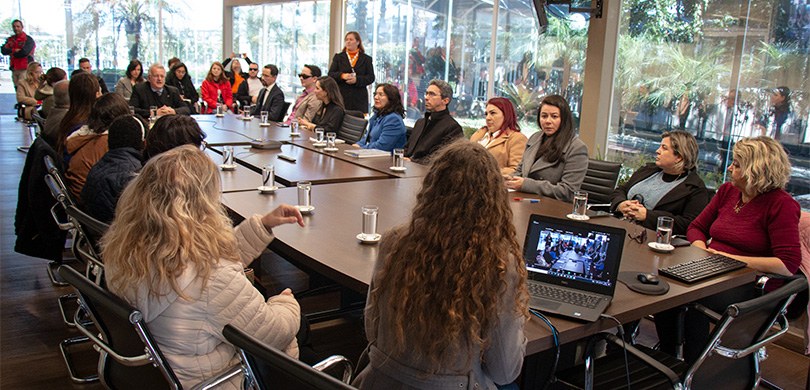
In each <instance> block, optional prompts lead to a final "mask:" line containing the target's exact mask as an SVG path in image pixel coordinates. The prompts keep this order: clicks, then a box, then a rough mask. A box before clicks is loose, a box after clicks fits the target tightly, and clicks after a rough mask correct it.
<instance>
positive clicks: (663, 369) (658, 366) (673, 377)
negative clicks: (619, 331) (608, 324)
mask: <svg viewBox="0 0 810 390" xmlns="http://www.w3.org/2000/svg"><path fill="white" fill-rule="evenodd" d="M602 334H603V335H604V338H605V340H607V341H610V342H611V343H613V344H616V345H617V346H619V347H620V348H625V349H626V350H627V353H629V354H631V355H633V356H634V357H635V358H636V359H638V360H641V361H642V362H643V363H644V364H646V365H648V366H650V367H652V368H653V369H655V370H657V371H658V372H660V373H661V374H664V376H666V377H667V379H669V382H670V383H671V384H672V386H673V387H675V386H677V385H678V384H679V383H681V378H680V377H679V376H678V374H676V373H675V371H672V370H671V369H670V368H669V367H667V366H665V365H663V364H662V363H661V362H659V361H658V360H655V359H653V358H652V357H650V355H647V354H646V353H644V352H642V351H640V350H639V349H638V348H636V347H634V346H632V345H630V344H627V343H626V342H624V340H622V339H620V338H619V337H617V336H616V335H614V334H611V333H602Z"/></svg>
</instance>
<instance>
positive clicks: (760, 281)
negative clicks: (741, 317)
mask: <svg viewBox="0 0 810 390" xmlns="http://www.w3.org/2000/svg"><path fill="white" fill-rule="evenodd" d="M804 277H805V276H804V274H802V273H797V274H793V275H790V276H787V275H779V274H771V273H764V274H762V275H760V276H759V277H758V278H757V283H756V289H757V290H759V292H760V295H762V294H765V284H766V283H768V281H769V280H771V279H777V280H786V281H791V280H796V279H802V278H804Z"/></svg>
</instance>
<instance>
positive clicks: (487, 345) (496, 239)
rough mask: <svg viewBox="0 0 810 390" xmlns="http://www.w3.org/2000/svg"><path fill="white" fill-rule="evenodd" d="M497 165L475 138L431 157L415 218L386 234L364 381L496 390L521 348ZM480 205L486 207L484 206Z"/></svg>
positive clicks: (522, 317) (505, 200)
mask: <svg viewBox="0 0 810 390" xmlns="http://www.w3.org/2000/svg"><path fill="white" fill-rule="evenodd" d="M502 181H503V179H502V177H501V173H500V169H499V168H498V163H497V162H496V161H495V158H494V157H492V155H491V154H489V152H487V150H486V149H484V148H483V147H482V146H481V145H479V144H477V143H471V142H466V141H465V142H455V143H452V144H450V145H449V146H447V147H445V149H443V151H442V152H440V153H439V155H438V156H436V157H435V158H434V159H433V165H432V166H431V169H430V172H429V173H428V174H427V176H425V180H424V183H423V185H422V189H421V191H420V192H419V195H417V205H416V207H415V208H414V210H413V215H412V218H411V220H410V221H409V222H408V223H407V224H405V225H402V226H399V227H397V228H394V229H393V230H391V231H388V232H386V233H385V234H384V235H383V239H382V243H381V244H380V251H379V254H378V257H377V262H376V264H375V270H374V275H373V277H372V279H371V285H370V286H369V293H368V302H367V304H366V312H365V325H366V336H367V337H368V340H369V343H370V345H369V349H368V357H369V364H368V365H367V366H366V367H365V368H364V369H363V370H362V371H361V372H360V374H359V375H358V376H357V378H356V379H355V382H354V385H355V386H358V387H359V388H360V389H399V390H405V389H453V390H455V389H480V390H484V389H492V390H494V389H495V388H496V384H498V385H505V384H509V383H512V381H514V380H515V378H517V376H518V374H519V373H520V368H521V365H522V364H523V355H524V354H525V352H526V336H525V335H524V333H523V326H524V324H525V322H526V319H527V318H528V314H529V313H528V307H527V306H528V295H527V292H526V266H525V265H524V264H523V256H522V254H521V251H520V244H518V242H517V240H516V238H515V228H514V226H513V225H512V223H511V222H509V221H511V220H512V209H511V208H510V207H509V196H508V195H507V193H506V191H503V187H502V185H503V184H502ZM481 210H486V212H485V213H482V212H481Z"/></svg>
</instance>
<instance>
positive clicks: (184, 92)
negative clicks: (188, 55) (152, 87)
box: [166, 62, 200, 113]
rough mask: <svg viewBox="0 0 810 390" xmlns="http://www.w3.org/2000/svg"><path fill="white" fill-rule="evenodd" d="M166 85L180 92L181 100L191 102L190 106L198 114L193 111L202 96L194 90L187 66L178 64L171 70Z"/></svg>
mask: <svg viewBox="0 0 810 390" xmlns="http://www.w3.org/2000/svg"><path fill="white" fill-rule="evenodd" d="M166 85H171V86H172V87H175V88H177V90H178V91H180V98H182V99H187V100H189V102H187V103H189V105H190V107H192V112H193V113H196V110H194V109H193V107H194V104H195V103H197V101H199V100H200V94H198V93H197V89H196V88H194V83H193V82H192V81H191V75H189V74H188V68H187V67H186V64H184V63H182V62H178V63H176V64H174V65H173V66H172V67H171V69H169V74H167V75H166Z"/></svg>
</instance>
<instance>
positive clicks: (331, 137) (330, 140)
mask: <svg viewBox="0 0 810 390" xmlns="http://www.w3.org/2000/svg"><path fill="white" fill-rule="evenodd" d="M336 138H337V134H335V133H333V132H331V131H330V132H328V133H326V147H327V148H331V149H334V148H335V139H336Z"/></svg>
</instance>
